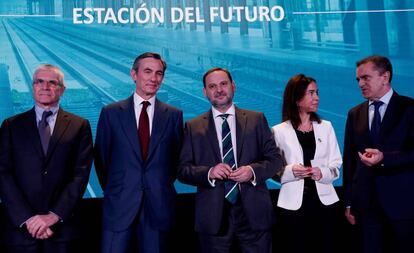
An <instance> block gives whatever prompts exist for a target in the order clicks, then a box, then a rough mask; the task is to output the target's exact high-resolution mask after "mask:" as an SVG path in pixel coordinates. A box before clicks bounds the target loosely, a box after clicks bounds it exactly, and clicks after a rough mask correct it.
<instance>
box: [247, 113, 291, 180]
mask: <svg viewBox="0 0 414 253" xmlns="http://www.w3.org/2000/svg"><path fill="white" fill-rule="evenodd" d="M257 128H258V129H257V131H258V136H259V138H260V142H259V147H257V148H259V149H260V151H261V152H260V153H261V157H259V158H258V159H257V161H256V162H254V163H252V164H250V166H252V168H253V170H254V174H255V175H256V182H257V183H263V182H265V181H266V180H267V179H269V178H272V177H274V176H275V175H276V174H277V173H278V172H279V171H280V170H281V169H282V168H283V159H282V156H281V154H280V152H279V150H278V149H277V148H276V143H275V140H274V138H273V135H272V132H271V131H270V129H269V125H268V123H267V120H266V118H265V116H264V115H263V114H262V113H261V114H260V118H259V120H258V125H257Z"/></svg>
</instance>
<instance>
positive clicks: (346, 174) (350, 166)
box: [342, 112, 357, 206]
mask: <svg viewBox="0 0 414 253" xmlns="http://www.w3.org/2000/svg"><path fill="white" fill-rule="evenodd" d="M352 121H353V120H352V114H351V112H349V113H348V118H347V120H346V126H345V139H344V159H343V167H342V168H343V180H344V190H345V192H344V198H345V205H346V206H350V205H351V195H352V178H353V177H354V173H355V169H356V166H357V164H356V161H357V157H356V156H357V150H356V148H355V144H354V142H353V138H352V136H353V135H354V134H353V122H352Z"/></svg>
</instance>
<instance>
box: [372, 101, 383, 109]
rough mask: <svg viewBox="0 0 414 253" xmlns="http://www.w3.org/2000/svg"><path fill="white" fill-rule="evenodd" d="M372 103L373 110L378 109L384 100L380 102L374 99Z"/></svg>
mask: <svg viewBox="0 0 414 253" xmlns="http://www.w3.org/2000/svg"><path fill="white" fill-rule="evenodd" d="M372 104H373V105H374V107H375V110H378V109H379V108H380V107H381V105H383V104H384V102H382V101H380V100H378V101H374V102H372Z"/></svg>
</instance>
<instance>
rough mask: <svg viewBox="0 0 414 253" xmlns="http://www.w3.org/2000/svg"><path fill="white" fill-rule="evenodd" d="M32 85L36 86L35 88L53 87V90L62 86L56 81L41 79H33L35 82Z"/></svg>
mask: <svg viewBox="0 0 414 253" xmlns="http://www.w3.org/2000/svg"><path fill="white" fill-rule="evenodd" d="M33 84H34V85H37V86H41V85H47V84H48V85H49V86H50V87H53V88H57V87H60V86H62V85H61V84H60V83H59V81H58V80H44V79H41V78H38V79H35V80H34V81H33Z"/></svg>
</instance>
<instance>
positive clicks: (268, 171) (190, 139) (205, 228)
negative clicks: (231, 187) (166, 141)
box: [178, 107, 282, 234]
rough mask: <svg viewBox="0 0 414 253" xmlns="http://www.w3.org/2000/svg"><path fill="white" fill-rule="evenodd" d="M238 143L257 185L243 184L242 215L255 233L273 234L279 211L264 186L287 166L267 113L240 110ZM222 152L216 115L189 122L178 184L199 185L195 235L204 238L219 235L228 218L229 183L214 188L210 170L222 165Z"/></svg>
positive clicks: (239, 157) (240, 161)
mask: <svg viewBox="0 0 414 253" xmlns="http://www.w3.org/2000/svg"><path fill="white" fill-rule="evenodd" d="M236 143H237V144H236V145H237V147H236V148H237V149H236V150H237V162H238V166H239V167H240V166H244V165H250V166H251V167H252V168H253V170H254V173H255V175H256V181H257V185H256V186H253V184H252V183H251V182H245V183H241V184H240V196H239V198H240V200H241V205H242V210H243V212H244V215H245V216H246V218H247V221H248V224H249V225H250V228H251V229H252V230H256V231H266V230H269V229H270V228H271V227H272V225H273V223H274V211H273V207H272V202H271V199H270V195H269V191H268V190H267V187H266V184H265V181H266V179H268V178H271V177H272V176H274V175H275V174H276V172H277V171H278V170H279V169H280V168H281V165H282V164H281V158H280V154H279V153H278V152H277V150H276V145H275V142H274V140H273V138H272V134H271V132H270V129H269V126H268V124H267V121H266V118H265V117H264V115H263V114H262V113H258V112H253V111H248V110H243V109H239V108H237V107H236ZM219 149H220V148H219V143H218V140H217V134H216V128H215V124H214V119H213V115H212V112H211V110H210V111H208V112H207V113H204V114H203V115H201V116H199V117H197V118H195V119H193V120H190V121H188V122H187V123H186V127H185V130H184V140H183V148H182V150H181V156H180V166H179V172H178V179H179V180H180V181H182V182H183V183H187V184H191V185H195V186H197V194H196V213H195V230H196V231H197V232H199V233H200V234H217V233H218V232H219V230H220V229H221V227H222V225H223V223H224V222H226V221H224V220H225V219H227V217H226V215H224V216H223V212H224V209H225V206H226V200H225V198H224V195H225V194H224V183H223V181H220V180H219V181H216V182H215V187H212V186H211V185H210V183H209V181H208V179H207V178H208V176H207V174H208V171H209V170H210V168H212V167H213V166H215V165H217V164H218V163H221V155H220V150H219Z"/></svg>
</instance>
